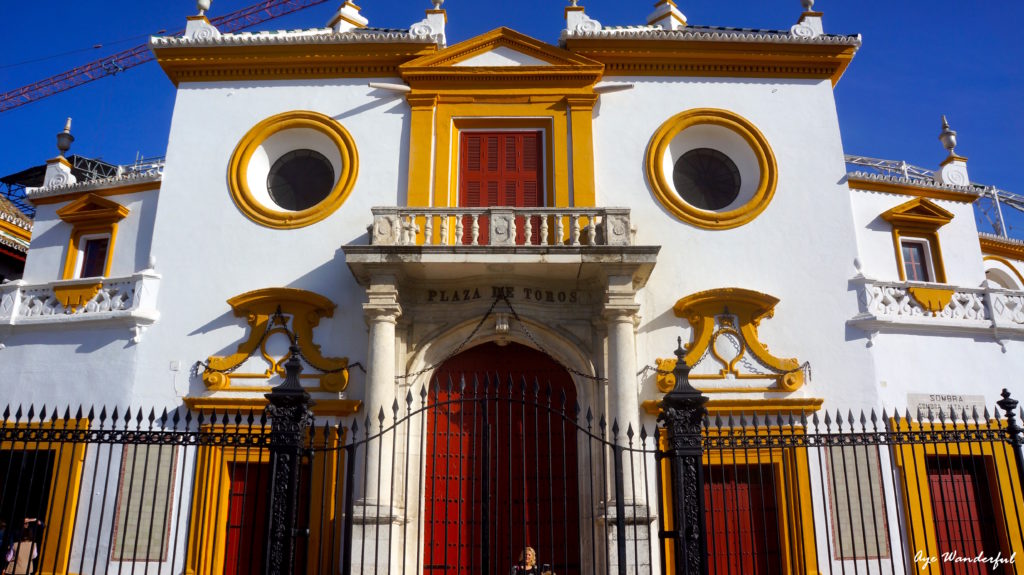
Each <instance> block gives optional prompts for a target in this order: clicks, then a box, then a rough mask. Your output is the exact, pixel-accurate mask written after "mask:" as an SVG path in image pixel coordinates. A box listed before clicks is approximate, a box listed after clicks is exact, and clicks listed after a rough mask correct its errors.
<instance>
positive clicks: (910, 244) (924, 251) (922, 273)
mask: <svg viewBox="0 0 1024 575" xmlns="http://www.w3.org/2000/svg"><path fill="white" fill-rule="evenodd" d="M900 255H901V256H902V257H903V271H904V272H905V273H906V276H907V281H916V282H930V281H932V277H933V276H932V273H931V254H930V250H929V246H928V240H925V239H917V238H915V239H901V240H900Z"/></svg>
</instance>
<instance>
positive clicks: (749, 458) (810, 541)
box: [658, 426, 818, 575]
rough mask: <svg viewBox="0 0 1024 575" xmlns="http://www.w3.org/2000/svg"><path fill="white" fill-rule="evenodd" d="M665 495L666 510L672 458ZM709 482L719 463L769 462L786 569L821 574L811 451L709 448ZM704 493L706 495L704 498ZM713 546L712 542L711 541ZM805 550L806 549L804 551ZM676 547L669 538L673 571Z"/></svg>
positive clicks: (740, 432)
mask: <svg viewBox="0 0 1024 575" xmlns="http://www.w3.org/2000/svg"><path fill="white" fill-rule="evenodd" d="M759 429H760V430H761V432H770V433H771V434H772V435H773V436H782V437H785V436H787V435H789V436H797V435H803V434H804V428H803V427H801V426H782V427H779V426H763V427H761V428H759ZM706 435H709V436H711V437H723V436H737V437H741V436H746V437H753V436H756V435H758V430H755V429H754V428H743V429H741V428H726V429H721V430H710V431H709V432H706ZM658 442H659V446H660V447H661V448H662V449H663V450H664V449H666V448H667V447H668V442H667V433H666V430H665V429H664V428H662V429H659V430H658ZM661 464H662V485H661V489H662V496H663V501H665V509H671V508H672V507H671V491H672V490H671V481H672V478H671V466H670V462H669V461H668V459H667V458H665V459H663V460H662V462H661ZM703 464H704V466H705V470H706V474H705V479H704V480H705V482H707V481H708V479H709V477H708V474H711V476H713V475H714V473H715V468H716V467H723V466H727V467H734V466H737V467H738V466H745V465H769V466H771V469H772V485H773V486H774V487H775V499H776V505H777V508H776V510H777V512H778V521H779V523H778V528H779V530H778V535H779V551H780V553H781V555H782V557H781V559H782V566H781V572H782V573H804V574H807V575H818V556H817V544H816V542H815V539H814V536H815V532H814V507H813V501H812V499H811V475H810V466H809V463H808V460H807V450H806V449H803V448H799V447H787V448H782V447H771V448H760V449H710V450H706V451H705V452H704V456H703ZM703 496H704V495H703V494H701V495H700V497H703ZM664 523H665V527H664V528H665V530H671V529H672V518H671V514H665V518H664ZM708 544H709V545H710V541H708ZM801 552H802V553H801ZM674 555H675V551H674V549H673V548H672V540H671V539H669V540H667V541H666V542H665V552H664V555H663V557H664V558H665V562H666V567H668V570H667V572H668V573H673V572H674V571H673V570H672V567H673V566H674V565H675V557H674Z"/></svg>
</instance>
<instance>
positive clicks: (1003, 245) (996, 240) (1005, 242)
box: [978, 233, 1024, 261]
mask: <svg viewBox="0 0 1024 575" xmlns="http://www.w3.org/2000/svg"><path fill="white" fill-rule="evenodd" d="M978 242H979V243H980V244H981V253H983V254H986V255H994V256H1003V257H1007V258H1010V259H1015V260H1019V261H1024V241H1021V240H1015V239H1013V238H1004V237H1002V236H997V235H994V234H986V233H979V234H978Z"/></svg>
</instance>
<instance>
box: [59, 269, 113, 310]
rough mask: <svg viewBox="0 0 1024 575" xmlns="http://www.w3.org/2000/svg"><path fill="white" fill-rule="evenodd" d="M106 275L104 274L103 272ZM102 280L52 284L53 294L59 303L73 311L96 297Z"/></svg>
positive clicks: (101, 285)
mask: <svg viewBox="0 0 1024 575" xmlns="http://www.w3.org/2000/svg"><path fill="white" fill-rule="evenodd" d="M104 275H106V274H104ZM101 287H103V282H94V283H84V284H83V283H77V282H76V283H72V284H57V285H55V286H53V295H54V297H56V298H57V300H58V301H60V303H61V305H63V306H64V307H65V308H67V309H69V310H71V312H70V313H75V312H76V311H78V308H80V307H82V306H84V305H85V304H86V303H88V302H89V300H91V299H92V298H94V297H96V294H98V293H99V291H100V288H101Z"/></svg>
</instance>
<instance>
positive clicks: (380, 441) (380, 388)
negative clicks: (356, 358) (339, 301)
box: [346, 275, 404, 572]
mask: <svg viewBox="0 0 1024 575" xmlns="http://www.w3.org/2000/svg"><path fill="white" fill-rule="evenodd" d="M366 295H367V298H368V300H369V301H368V302H367V303H365V304H363V314H364V316H365V319H366V324H367V326H368V327H369V339H368V349H367V356H366V359H367V361H366V364H367V365H366V388H365V390H364V393H363V406H362V413H361V414H360V416H359V424H360V426H362V425H363V423H364V421H365V419H366V418H367V417H369V420H370V425H369V428H364V429H363V431H361V432H360V436H364V435H363V434H366V433H369V435H374V434H377V433H378V432H379V431H380V428H381V420H380V418H379V414H380V413H381V410H383V412H384V420H383V426H384V427H385V428H387V427H389V426H390V425H391V424H392V423H394V420H393V411H392V404H393V403H394V401H395V398H396V395H395V393H396V392H395V390H396V388H397V385H396V383H395V364H396V357H395V325H396V324H397V323H398V317H399V316H400V315H401V314H402V307H401V305H399V303H398V282H397V279H396V278H395V277H394V276H392V275H375V276H372V277H371V278H370V283H369V287H368V288H367V289H366ZM391 433H395V431H392V432H390V433H389V434H385V435H384V436H382V437H380V438H377V439H374V440H371V441H370V442H369V444H368V445H367V446H366V452H365V457H366V459H365V462H366V469H365V470H363V469H360V470H359V471H358V475H360V476H363V477H365V481H363V485H362V489H361V490H359V491H357V492H356V493H357V494H359V499H358V502H357V503H356V509H355V510H354V512H353V516H354V517H355V525H354V526H353V547H354V548H355V549H359V548H363V549H374V550H376V554H374V553H360V554H359V557H360V560H361V561H362V564H361V565H358V566H356V567H358V568H359V569H368V570H371V571H373V572H377V568H378V567H380V568H381V569H383V566H384V565H389V564H390V565H397V563H396V561H397V558H396V557H394V556H392V557H390V558H389V557H388V556H389V555H393V554H394V553H395V552H396V551H397V550H399V549H401V542H400V541H396V540H395V539H396V537H395V535H396V532H397V528H398V525H399V524H400V523H401V521H402V517H403V515H404V513H403V510H402V502H401V501H396V500H395V497H394V495H395V494H398V493H401V489H400V488H397V489H396V486H399V485H400V484H399V483H397V482H398V481H400V480H401V478H395V477H394V475H393V471H394V470H393V469H392V461H393V459H394V457H393V454H392V449H391V447H392V445H393V441H392V436H391ZM362 456H363V454H362V453H357V454H356V460H357V461H354V462H353V464H355V465H357V466H361V465H362V463H363V460H362ZM346 463H347V462H346ZM364 473H365V474H364ZM374 555H376V556H374Z"/></svg>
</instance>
